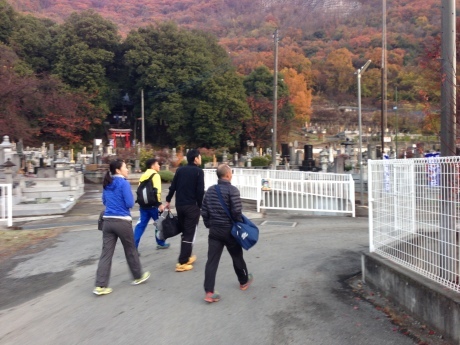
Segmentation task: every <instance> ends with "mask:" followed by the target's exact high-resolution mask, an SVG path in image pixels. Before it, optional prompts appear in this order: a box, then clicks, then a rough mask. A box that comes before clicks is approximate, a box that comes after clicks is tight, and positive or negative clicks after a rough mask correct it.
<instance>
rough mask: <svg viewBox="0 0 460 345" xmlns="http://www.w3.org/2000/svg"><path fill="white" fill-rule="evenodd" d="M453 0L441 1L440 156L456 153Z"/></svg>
mask: <svg viewBox="0 0 460 345" xmlns="http://www.w3.org/2000/svg"><path fill="white" fill-rule="evenodd" d="M455 36H456V33H455V0H443V1H442V38H441V64H442V65H441V66H442V76H441V156H443V157H445V156H455V154H456V149H455V147H456V142H455V141H456V140H455V139H456V76H455V75H456V59H457V57H456V50H455Z"/></svg>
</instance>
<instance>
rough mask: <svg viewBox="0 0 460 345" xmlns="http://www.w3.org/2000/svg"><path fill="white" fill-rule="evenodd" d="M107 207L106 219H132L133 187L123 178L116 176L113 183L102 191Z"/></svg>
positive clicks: (103, 201) (103, 200)
mask: <svg viewBox="0 0 460 345" xmlns="http://www.w3.org/2000/svg"><path fill="white" fill-rule="evenodd" d="M102 203H103V204H104V205H105V212H104V217H131V213H130V211H129V209H130V208H132V207H133V206H134V197H133V193H132V192H131V186H130V184H129V182H128V181H126V180H125V178H124V177H123V176H120V175H114V176H113V182H112V183H111V184H109V185H108V186H106V187H105V188H104V190H103V191H102Z"/></svg>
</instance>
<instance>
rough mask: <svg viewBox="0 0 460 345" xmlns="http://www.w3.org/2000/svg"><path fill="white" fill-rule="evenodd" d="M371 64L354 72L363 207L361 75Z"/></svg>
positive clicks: (362, 201) (362, 203)
mask: <svg viewBox="0 0 460 345" xmlns="http://www.w3.org/2000/svg"><path fill="white" fill-rule="evenodd" d="M370 64H371V60H367V62H366V63H365V64H364V66H363V67H361V68H358V69H357V70H356V72H355V74H356V76H357V78H358V128H359V156H358V163H359V183H360V186H359V187H360V190H361V199H360V201H361V206H362V205H364V197H363V194H364V181H363V128H362V115H361V75H362V74H363V73H364V72H365V71H366V69H367V67H369V65H370Z"/></svg>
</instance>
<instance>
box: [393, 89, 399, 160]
mask: <svg viewBox="0 0 460 345" xmlns="http://www.w3.org/2000/svg"><path fill="white" fill-rule="evenodd" d="M395 103H396V104H395V108H394V109H395V115H396V129H395V146H396V159H398V131H399V125H398V87H397V86H395Z"/></svg>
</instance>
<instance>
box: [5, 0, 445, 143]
mask: <svg viewBox="0 0 460 345" xmlns="http://www.w3.org/2000/svg"><path fill="white" fill-rule="evenodd" d="M7 1H9V2H10V4H11V5H12V6H13V8H14V9H15V10H17V11H19V12H20V13H23V14H31V15H33V16H34V17H41V18H48V19H51V20H52V21H55V22H57V23H59V24H65V23H68V20H69V18H71V14H72V13H73V12H75V11H77V12H81V11H86V10H88V9H93V10H94V11H95V12H96V13H97V14H98V15H100V16H101V17H103V18H104V20H106V23H104V24H103V27H104V30H105V29H107V28H110V30H109V32H110V35H111V36H110V37H104V38H103V40H105V41H107V42H111V43H110V44H109V45H108V46H107V45H106V46H103V47H97V44H96V46H94V47H92V43H91V42H90V41H91V40H88V39H87V38H84V37H83V38H81V37H80V38H79V39H83V41H84V43H83V42H80V43H78V42H77V41H75V42H73V43H72V40H73V39H72V38H71V37H72V36H69V37H67V38H65V37H66V36H65V35H64V36H62V37H64V38H63V39H62V40H57V41H56V37H58V36H59V35H63V33H62V31H61V29H59V30H58V29H56V28H55V27H54V26H53V25H54V24H53V22H52V21H43V22H42V23H43V25H40V27H39V29H40V30H43V31H42V32H43V35H41V36H40V39H33V38H31V39H29V42H26V41H25V40H24V39H22V38H20V37H21V34H20V32H19V31H18V30H16V31H14V30H13V31H14V32H13V34H12V36H11V37H8V39H3V41H5V42H7V43H8V44H9V46H10V47H11V48H13V50H14V51H15V53H16V54H18V55H19V56H20V57H21V58H22V59H25V61H26V62H27V63H28V64H29V65H31V66H32V67H33V69H34V70H35V71H36V72H40V71H53V72H54V73H58V75H60V76H61V78H62V79H63V81H64V82H65V83H66V84H68V85H71V86H73V87H76V86H78V87H82V86H84V87H85V91H88V92H93V96H92V97H93V99H95V100H96V101H97V100H98V99H99V103H98V104H99V105H100V106H101V107H102V108H101V110H104V109H105V111H108V110H109V108H110V104H108V103H107V102H108V101H107V100H105V101H104V100H103V99H102V97H106V95H105V93H101V90H102V89H106V90H107V89H109V88H110V87H111V85H112V84H113V83H114V82H116V83H118V84H123V80H122V79H123V78H126V77H128V76H125V77H120V78H119V79H120V80H117V81H114V80H112V79H113V75H112V77H108V73H109V74H110V73H113V72H116V71H117V69H118V68H119V66H118V65H117V64H124V65H125V67H126V61H124V62H122V61H121V60H120V59H121V58H122V57H121V56H120V55H119V54H120V52H119V51H118V52H117V49H115V48H114V47H116V46H117V45H118V44H119V42H121V43H122V42H124V41H125V40H127V38H129V37H130V36H131V37H135V34H136V32H137V29H138V28H140V27H147V26H148V25H151V24H153V26H154V27H155V26H158V25H160V24H161V23H165V22H166V21H173V22H176V23H177V24H178V25H179V27H181V28H185V29H201V30H203V31H205V32H208V33H210V34H212V35H215V36H216V37H217V38H218V42H219V44H220V45H221V47H223V48H224V49H225V51H226V52H227V54H228V57H229V58H230V59H231V62H232V64H233V65H234V66H235V67H236V70H237V72H238V73H239V74H240V75H241V76H243V77H245V81H244V83H245V88H246V94H247V97H248V99H247V102H248V106H249V109H250V110H251V113H252V120H251V121H252V124H251V125H249V124H246V125H245V126H259V127H264V126H265V127H267V126H268V127H269V123H267V121H269V117H268V114H269V113H270V111H271V110H270V101H271V100H270V98H269V97H266V96H267V95H268V93H267V92H265V91H263V90H261V89H258V90H255V89H251V85H252V84H250V83H249V80H250V79H251V78H259V79H260V80H264V81H265V83H267V82H268V79H269V78H270V73H271V72H270V70H273V61H274V60H273V37H272V35H273V32H274V30H275V28H279V30H280V42H279V47H280V48H279V69H280V78H281V80H282V83H284V84H286V87H287V93H286V94H285V98H283V97H281V102H286V106H287V108H286V116H287V118H292V120H294V121H295V124H296V126H301V125H302V122H305V121H310V120H311V119H313V120H315V121H319V122H321V121H322V120H323V118H325V119H326V118H327V121H325V122H328V121H329V122H330V119H331V118H335V119H336V121H335V122H336V123H340V122H341V119H340V118H339V117H340V112H339V111H332V112H328V111H327V110H324V108H332V109H334V108H337V107H338V106H340V105H356V92H357V90H356V88H357V85H356V76H355V75H354V72H355V71H356V69H357V68H359V67H361V66H362V65H363V64H364V63H365V62H366V61H367V60H369V59H371V60H372V64H371V65H370V67H369V69H368V70H367V71H366V73H365V74H364V75H363V78H362V96H363V103H364V104H367V105H368V106H370V107H372V106H374V107H378V106H379V104H380V97H381V85H380V66H381V54H382V52H381V44H382V41H381V40H382V35H381V28H382V13H381V7H382V1H381V0H349V1H346V0H341V1H339V0H327V1H318V0H179V1H178V0H167V1H166V0H111V1H109V0H80V1H78V2H75V1H71V0H40V1H29V0H14V1H13V0H7ZM440 6H441V3H440V1H438V0H425V1H423V2H422V1H418V0H393V1H391V0H388V1H387V9H388V13H387V19H388V20H387V22H388V27H387V31H388V43H387V44H388V100H389V103H390V109H391V105H392V104H391V102H394V100H395V97H396V94H395V93H396V89H397V90H398V91H397V92H398V94H397V97H398V102H399V109H400V110H401V111H400V113H399V116H400V121H403V122H404V121H405V122H406V124H407V126H406V127H408V128H409V127H410V128H409V129H411V130H420V129H421V128H423V129H424V130H426V131H432V132H436V130H437V127H436V126H437V122H436V118H437V115H436V112H435V111H433V109H436V108H437V104H438V102H439V96H440V70H439V68H440V67H439V60H438V58H439V42H440V27H441V22H440V19H441V12H440ZM85 13H89V12H85ZM0 14H1V13H0ZM6 17H8V16H6ZM8 18H9V17H8ZM8 18H7V19H8ZM0 19H1V18H0ZM98 21H99V20H96V21H93V23H92V24H95V23H96V22H98ZM8 25H9V23H8V20H6V21H5V20H2V21H0V40H2V34H3V33H4V32H5V30H6V31H8V30H9V29H8ZM34 25H35V24H34ZM97 25H99V24H97ZM63 28H64V29H65V25H64V26H63ZM29 30H30V25H29ZM72 30H74V28H73V29H72ZM64 31H65V30H64ZM130 31H132V32H131V33H130ZM33 32H34V34H35V35H38V34H39V31H37V28H36V29H34V30H33ZM115 32H118V33H119V34H120V37H115V36H116V34H115ZM56 33H58V36H56ZM80 33H82V32H80ZM139 33H140V32H139ZM72 35H73V34H72ZM42 38H43V39H44V40H42ZM46 40H48V41H49V42H51V41H53V47H54V48H53V49H54V53H53V54H55V53H56V52H59V54H58V56H57V60H54V61H53V59H51V58H47V57H46V56H44V54H45V53H47V54H50V52H49V51H48V52H47V50H46V49H45V48H46V47H47V46H49V43H47V41H46ZM127 42H129V40H127ZM137 43H138V42H135V45H134V47H136V44H137ZM37 44H41V47H39V46H37ZM69 44H70V46H69ZM79 44H84V45H83V46H79ZM88 44H89V49H97V55H94V53H88V54H87V55H84V54H86V53H82V52H84V51H85V50H86V49H87V47H86V45H88ZM98 44H99V43H98ZM60 45H61V46H62V47H64V48H65V49H59V46H60ZM82 47H83V48H84V49H83V50H82V49H81V48H82ZM137 48H138V47H137ZM56 49H58V50H57V51H56ZM72 49H73V50H72ZM101 49H102V50H101ZM213 49H214V48H213ZM95 51H96V50H95ZM37 52H40V53H39V54H37V55H34V54H36V53H37ZM102 52H103V53H102ZM82 54H83V55H82ZM149 54H150V53H149ZM54 58H56V57H54ZM82 59H83V60H85V61H86V64H85V65H84V67H82V68H83V69H75V68H74V67H73V65H72V64H69V62H70V61H72V60H74V61H78V60H80V61H83V60H82ZM113 63H115V65H114V64H113ZM133 63H137V62H135V61H133ZM47 64H48V65H47ZM50 64H51V65H50ZM219 66H220V65H218V64H217V65H215V66H214V69H211V70H210V71H209V73H216V71H218V70H219V69H220V67H219ZM261 67H265V68H267V67H268V69H266V70H264V69H263V68H262V69H260V68H261ZM101 68H102V69H101ZM84 70H86V72H91V75H92V77H91V78H90V79H88V78H86V79H88V80H86V81H85V80H83V79H84V78H83V77H82V75H80V74H79V73H84ZM69 71H70V72H71V73H69ZM133 71H134V70H133ZM98 73H99V74H100V73H102V74H101V78H95V77H94V76H96V75H97V74H98ZM130 73H132V72H130ZM136 73H137V72H136ZM206 73H208V72H206ZM267 73H268V74H267ZM132 77H133V76H130V78H132ZM72 78H74V80H72ZM267 78H268V79H267ZM156 82H158V80H157V81H155V83H156ZM171 82H173V81H171ZM173 83H174V82H173ZM130 85H132V87H133V88H134V87H138V86H139V85H137V86H136V85H134V84H133V83H131V84H130ZM259 86H260V85H259ZM112 87H113V85H112ZM101 88H102V89H101ZM155 88H158V86H156V85H153V84H152V90H155ZM133 90H134V89H133ZM251 90H252V91H251ZM150 92H151V94H154V93H155V92H154V91H150ZM264 92H265V93H264ZM261 94H264V95H265V96H264V97H265V98H263V99H262V98H260V95H261ZM160 98H161V97H160ZM312 105H313V107H312ZM318 105H321V106H320V107H319V106H318ZM152 106H153V105H152ZM318 108H319V109H321V111H314V109H318ZM416 111H418V112H419V113H422V114H424V115H423V116H422V117H420V116H419V118H421V119H423V118H425V120H426V119H428V120H426V121H425V122H423V121H418V122H417V121H412V120H411V118H410V116H412V115H413V114H414V113H415V112H416ZM255 114H258V115H257V116H255ZM261 114H265V115H264V116H262V117H263V118H258V116H260V115H261ZM406 115H407V116H406ZM152 116H153V117H155V116H156V117H157V120H160V119H161V116H160V115H158V114H157V115H155V114H152ZM405 116H406V117H405ZM367 120H368V122H369V123H372V122H375V123H377V122H378V119H377V118H369V119H367ZM333 122H334V121H333ZM388 123H389V126H390V127H392V126H393V123H392V118H391V117H390V118H389V121H388ZM268 127H267V128H268ZM253 130H254V128H249V127H248V128H246V129H245V130H244V132H245V133H246V135H255V134H254V133H252V132H251V131H253ZM251 133H252V134H251ZM268 135H269V134H268ZM264 140H265V139H264Z"/></svg>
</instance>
